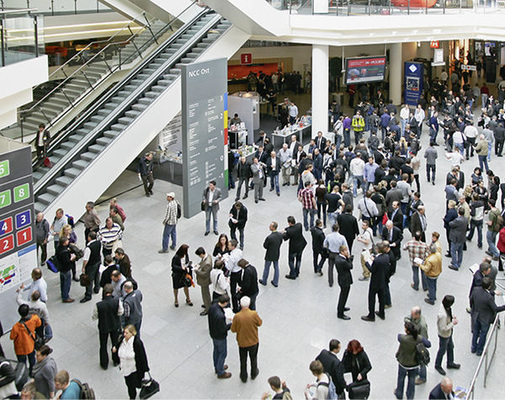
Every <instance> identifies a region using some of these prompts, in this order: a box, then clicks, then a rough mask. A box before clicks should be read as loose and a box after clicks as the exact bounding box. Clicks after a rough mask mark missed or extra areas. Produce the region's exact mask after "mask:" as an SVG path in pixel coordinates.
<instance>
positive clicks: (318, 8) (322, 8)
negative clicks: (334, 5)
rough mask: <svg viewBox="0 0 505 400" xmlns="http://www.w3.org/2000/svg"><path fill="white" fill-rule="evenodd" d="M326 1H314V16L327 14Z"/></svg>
mask: <svg viewBox="0 0 505 400" xmlns="http://www.w3.org/2000/svg"><path fill="white" fill-rule="evenodd" d="M328 10H329V7H328V0H314V14H328Z"/></svg>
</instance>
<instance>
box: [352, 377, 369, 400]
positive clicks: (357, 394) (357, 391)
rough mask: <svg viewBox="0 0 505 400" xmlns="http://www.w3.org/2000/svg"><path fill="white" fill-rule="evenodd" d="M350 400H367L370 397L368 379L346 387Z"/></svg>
mask: <svg viewBox="0 0 505 400" xmlns="http://www.w3.org/2000/svg"><path fill="white" fill-rule="evenodd" d="M347 391H348V392H349V398H350V399H368V396H370V382H369V381H368V379H362V380H360V381H356V382H352V383H350V384H349V385H347Z"/></svg>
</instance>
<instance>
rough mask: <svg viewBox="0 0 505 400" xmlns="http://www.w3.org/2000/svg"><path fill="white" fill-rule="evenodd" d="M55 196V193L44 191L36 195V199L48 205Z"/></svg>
mask: <svg viewBox="0 0 505 400" xmlns="http://www.w3.org/2000/svg"><path fill="white" fill-rule="evenodd" d="M55 198H56V196H55V195H53V194H51V193H47V192H46V193H43V194H41V195H40V196H37V201H38V202H39V203H41V204H43V205H44V206H48V205H49V204H51V203H52V202H53V201H54V199H55Z"/></svg>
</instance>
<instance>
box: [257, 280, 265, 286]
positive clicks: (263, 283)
mask: <svg viewBox="0 0 505 400" xmlns="http://www.w3.org/2000/svg"><path fill="white" fill-rule="evenodd" d="M258 282H259V283H261V284H262V285H263V286H266V285H267V283H266V282H265V281H263V280H261V279H259V280H258Z"/></svg>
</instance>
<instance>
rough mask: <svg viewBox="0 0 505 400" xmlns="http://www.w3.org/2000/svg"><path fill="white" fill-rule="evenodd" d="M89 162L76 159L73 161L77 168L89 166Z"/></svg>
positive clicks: (73, 165) (74, 166)
mask: <svg viewBox="0 0 505 400" xmlns="http://www.w3.org/2000/svg"><path fill="white" fill-rule="evenodd" d="M88 165H89V163H88V162H87V161H86V160H76V161H74V162H73V163H72V167H73V168H77V169H81V170H82V169H86V168H87V167H88Z"/></svg>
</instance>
